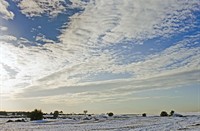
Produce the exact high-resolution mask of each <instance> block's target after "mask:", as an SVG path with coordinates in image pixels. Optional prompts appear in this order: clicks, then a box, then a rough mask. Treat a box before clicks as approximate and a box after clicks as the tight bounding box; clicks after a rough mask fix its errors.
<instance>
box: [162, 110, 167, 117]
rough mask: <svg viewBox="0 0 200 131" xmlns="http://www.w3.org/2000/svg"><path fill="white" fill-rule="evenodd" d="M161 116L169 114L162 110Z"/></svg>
mask: <svg viewBox="0 0 200 131" xmlns="http://www.w3.org/2000/svg"><path fill="white" fill-rule="evenodd" d="M160 116H168V114H167V112H166V111H162V112H161V113H160Z"/></svg>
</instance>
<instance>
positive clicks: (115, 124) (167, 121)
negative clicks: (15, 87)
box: [0, 115, 200, 131]
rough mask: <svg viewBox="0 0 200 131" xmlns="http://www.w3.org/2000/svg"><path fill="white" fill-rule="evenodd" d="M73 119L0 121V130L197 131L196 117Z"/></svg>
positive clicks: (199, 125) (199, 127) (199, 126)
mask: <svg viewBox="0 0 200 131" xmlns="http://www.w3.org/2000/svg"><path fill="white" fill-rule="evenodd" d="M83 119H84V117H83V116H82V117H80V116H75V117H72V118H70V119H69V118H68V119H56V120H53V119H51V120H50V119H49V120H42V121H29V122H10V123H6V121H7V120H8V119H5V118H0V130H2V131H97V130H98V131H99V130H100V131H146V130H148V131H176V130H180V131H182V130H184V131H185V130H194V131H200V115H189V116H186V117H159V116H147V117H141V116H122V115H121V116H117V117H116V116H115V117H108V118H106V116H102V115H100V116H92V117H91V119H90V120H83Z"/></svg>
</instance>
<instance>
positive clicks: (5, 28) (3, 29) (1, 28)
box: [0, 26, 8, 31]
mask: <svg viewBox="0 0 200 131" xmlns="http://www.w3.org/2000/svg"><path fill="white" fill-rule="evenodd" d="M7 30H8V28H7V27H5V26H0V31H7Z"/></svg>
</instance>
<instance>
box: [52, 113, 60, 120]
mask: <svg viewBox="0 0 200 131" xmlns="http://www.w3.org/2000/svg"><path fill="white" fill-rule="evenodd" d="M58 115H59V111H54V113H53V118H54V119H56V118H58Z"/></svg>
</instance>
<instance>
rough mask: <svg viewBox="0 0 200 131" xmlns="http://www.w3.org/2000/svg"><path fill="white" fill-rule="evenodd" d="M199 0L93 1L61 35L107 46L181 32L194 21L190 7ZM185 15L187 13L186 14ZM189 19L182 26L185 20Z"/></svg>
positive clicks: (64, 38)
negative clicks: (188, 0)
mask: <svg viewBox="0 0 200 131" xmlns="http://www.w3.org/2000/svg"><path fill="white" fill-rule="evenodd" d="M199 6H200V3H199V2H197V1H190V2H186V1H174V0H168V1H162V0H151V1H146V0H134V1H133V0H123V1H121V0H107V1H104V0H98V1H95V3H94V2H93V1H91V2H90V3H89V4H87V6H84V8H85V10H84V12H83V13H81V14H76V15H73V16H72V17H71V22H70V25H69V26H67V27H66V28H67V29H66V30H63V34H62V35H61V36H60V39H61V41H63V43H66V44H69V45H70V46H72V48H75V47H76V46H79V45H80V46H82V47H85V46H86V48H87V47H94V46H98V47H99V46H105V44H107V43H117V42H119V41H121V40H124V39H129V40H131V39H136V40H144V39H148V38H153V37H157V36H165V37H167V36H169V35H172V34H173V33H178V32H182V31H184V30H186V29H188V28H190V27H191V26H192V24H193V20H192V17H191V16H192V14H191V11H193V10H199V8H198V7H199ZM183 16H184V17H183ZM188 17H189V19H190V21H188V22H189V24H188V25H185V24H184V26H183V27H181V30H180V28H176V27H179V26H181V22H182V21H187V18H188Z"/></svg>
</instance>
